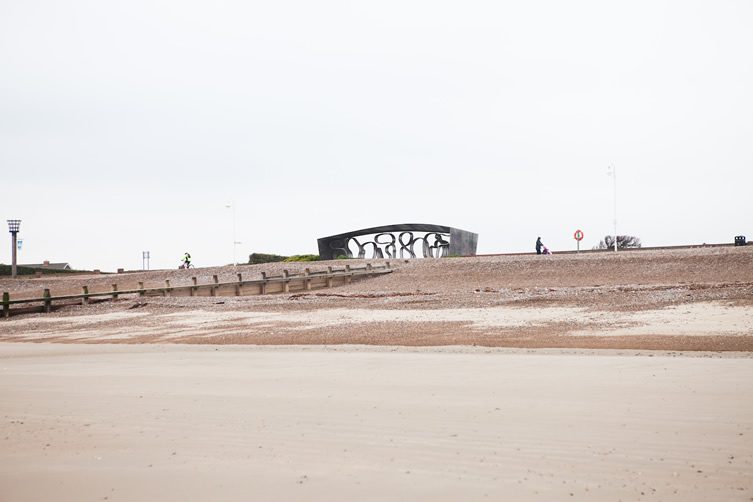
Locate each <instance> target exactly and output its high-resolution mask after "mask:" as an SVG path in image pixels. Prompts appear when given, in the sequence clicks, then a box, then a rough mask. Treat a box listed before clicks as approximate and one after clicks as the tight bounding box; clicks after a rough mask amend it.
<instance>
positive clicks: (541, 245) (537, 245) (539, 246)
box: [536, 237, 544, 254]
mask: <svg viewBox="0 0 753 502" xmlns="http://www.w3.org/2000/svg"><path fill="white" fill-rule="evenodd" d="M543 247H544V244H542V243H541V237H539V238H538V239H536V254H541V248H543Z"/></svg>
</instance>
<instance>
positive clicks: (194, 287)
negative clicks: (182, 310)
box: [188, 277, 199, 296]
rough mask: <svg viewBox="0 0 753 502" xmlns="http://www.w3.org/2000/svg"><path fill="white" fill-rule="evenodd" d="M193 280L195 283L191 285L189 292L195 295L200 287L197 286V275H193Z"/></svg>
mask: <svg viewBox="0 0 753 502" xmlns="http://www.w3.org/2000/svg"><path fill="white" fill-rule="evenodd" d="M191 282H192V283H193V287H191V289H189V290H188V291H189V293H188V294H189V295H190V296H195V295H196V291H197V290H198V289H199V288H197V287H196V284H197V281H196V277H191Z"/></svg>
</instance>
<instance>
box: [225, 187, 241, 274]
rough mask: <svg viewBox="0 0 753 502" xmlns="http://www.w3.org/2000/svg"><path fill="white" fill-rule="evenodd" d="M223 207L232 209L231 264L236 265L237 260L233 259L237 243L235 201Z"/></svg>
mask: <svg viewBox="0 0 753 502" xmlns="http://www.w3.org/2000/svg"><path fill="white" fill-rule="evenodd" d="M225 207H227V208H230V209H232V210H233V266H234V267H237V266H238V262H237V261H236V260H235V245H236V244H238V241H236V240H235V202H231V203H230V204H226V205H225Z"/></svg>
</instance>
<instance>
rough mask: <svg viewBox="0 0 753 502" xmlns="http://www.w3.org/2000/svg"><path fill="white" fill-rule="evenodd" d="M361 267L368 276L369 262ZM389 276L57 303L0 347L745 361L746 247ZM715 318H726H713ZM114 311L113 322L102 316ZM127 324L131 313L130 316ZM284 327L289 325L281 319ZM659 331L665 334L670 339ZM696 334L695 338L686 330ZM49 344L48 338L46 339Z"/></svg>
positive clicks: (35, 291) (8, 333)
mask: <svg viewBox="0 0 753 502" xmlns="http://www.w3.org/2000/svg"><path fill="white" fill-rule="evenodd" d="M348 263H349V264H350V265H351V266H362V265H363V264H364V263H367V261H362V260H350V261H349V262H348ZM368 263H373V264H374V265H378V264H381V263H383V261H368ZM328 265H329V266H334V267H337V268H342V267H343V266H344V263H343V262H342V261H333V262H315V263H272V264H264V265H244V266H239V267H237V268H236V267H217V268H201V269H194V270H157V271H150V272H139V273H128V274H118V275H76V276H60V277H43V278H39V279H21V280H15V281H13V280H10V279H3V280H0V290H2V291H10V292H11V294H12V296H13V297H36V296H39V294H40V292H41V290H43V289H44V288H50V290H51V291H52V293H53V295H56V294H66V293H77V292H80V291H81V286H84V285H86V286H88V287H89V290H90V291H92V292H94V291H107V290H109V289H110V287H111V285H112V284H113V283H117V284H118V288H119V289H121V290H123V289H128V288H135V287H136V285H137V283H138V282H139V281H141V282H144V283H145V286H146V287H149V286H155V287H159V286H162V285H164V281H165V280H166V279H169V280H170V281H171V284H172V285H173V286H178V285H182V284H190V281H191V277H197V279H198V281H199V283H207V282H210V281H211V278H212V276H213V275H218V276H219V279H220V281H221V282H222V281H233V280H235V279H236V273H242V274H243V277H244V278H245V279H254V278H258V277H259V276H260V272H262V271H266V272H267V273H268V274H270V275H275V274H280V273H281V272H282V270H283V269H287V270H289V271H290V272H291V273H296V272H301V271H303V269H304V268H311V270H312V271H316V270H324V269H326V267H327V266H328ZM391 265H392V268H393V269H394V272H393V273H392V274H388V275H384V276H380V277H375V278H371V279H362V280H358V281H355V282H354V283H353V284H351V285H347V286H339V287H335V288H331V289H320V290H315V291H310V292H305V293H300V292H299V293H292V294H276V295H265V296H244V297H194V298H187V297H167V298H157V297H148V298H135V297H131V298H121V299H120V300H117V301H111V300H108V301H101V302H98V303H95V304H93V305H88V306H84V307H82V306H73V305H72V306H64V307H60V308H59V309H57V310H56V311H55V312H53V313H52V314H26V315H17V316H13V317H12V318H11V319H10V320H8V321H4V322H2V323H0V340H5V341H20V340H22V339H28V338H29V337H30V336H31V337H34V338H33V339H34V340H35V341H36V340H43V341H60V342H72V341H73V342H86V343H96V342H102V341H110V342H112V341H117V342H124V343H148V342H165V341H168V342H171V343H213V344H217V343H219V344H236V343H241V344H243V343H253V344H298V343H303V344H341V343H348V344H350V343H358V344H360V343H365V344H379V345H484V346H507V347H571V348H572V347H578V348H618V349H619V348H630V349H632V348H635V349H660V350H725V351H729V350H743V351H750V350H753V327H752V326H751V325H753V323H748V320H749V319H750V318H749V317H748V316H749V315H750V312H751V309H753V246H749V247H738V248H735V247H729V248H694V249H672V250H646V251H633V252H624V253H617V254H615V253H583V254H580V255H575V254H569V255H553V256H535V255H518V256H490V257H472V258H447V259H441V260H409V261H406V260H391ZM684 305H703V306H704V308H702V309H696V310H693V311H692V312H690V311H688V313H687V314H686V313H685V312H684V311H680V310H677V309H678V308H680V307H682V306H684ZM333 309H344V310H346V311H358V312H361V311H369V310H371V311H374V314H373V316H372V317H374V319H369V318H368V316H363V315H360V316H357V319H353V318H348V319H345V318H344V319H343V320H342V322H340V323H335V324H328V325H326V326H322V325H321V324H317V322H315V321H316V319H317V316H319V317H321V315H324V313H326V312H328V311H330V310H333ZM458 309H466V310H465V311H464V313H463V315H460V316H455V317H456V318H457V320H454V321H448V320H447V316H446V315H445V314H444V312H446V311H453V310H455V311H457V310H458ZM489 309H499V317H500V319H501V320H500V321H499V322H498V324H496V325H479V323H478V322H477V321H478V318H479V317H480V316H482V315H484V314H483V312H487V313H488V311H489ZM505 309H525V312H526V313H527V315H528V316H529V320H528V321H527V322H524V323H523V324H510V323H509V322H505V316H506V317H508V318H509V317H510V314H509V312H510V311H509V310H505ZM542 309H569V310H564V311H562V312H565V313H564V314H563V313H562V312H559V313H556V314H552V315H550V316H549V317H546V318H539V317H540V316H539V317H536V316H537V315H538V314H537V313H540V312H541V311H542ZM398 310H402V311H410V312H411V313H414V314H412V315H413V317H408V318H406V317H405V316H403V317H400V318H399V319H398V318H395V319H389V318H387V319H386V320H385V318H383V317H378V316H377V312H376V311H380V312H381V311H398ZM432 311H434V312H436V314H435V317H436V318H437V319H436V320H435V319H433V318H432V314H431V312H432ZM193 312H215V313H224V314H226V315H227V316H229V317H227V318H224V319H221V320H219V321H218V320H214V321H212V320H210V321H207V320H201V321H195V319H196V316H195V315H192V314H191V313H193ZM251 312H257V313H277V314H281V316H280V317H276V318H274V320H271V321H270V320H269V319H267V320H265V321H264V322H261V321H258V320H249V319H248V318H246V317H243V316H241V317H240V318H235V317H233V315H232V314H233V313H251ZM300 312H309V313H310V314H308V316H309V317H310V319H304V320H300V319H298V317H296V315H294V314H297V313H300ZM495 312H496V310H495ZM505 312H507V314H505ZM646 312H650V313H653V312H657V314H656V315H653V314H652V316H649V317H646V316H645V315H644V316H643V317H641V313H646ZM718 312H721V313H725V312H727V313H728V315H726V317H720V318H719V319H718V321H717V320H714V319H716V317H714V316H715V315H716V313H718ZM117 313H123V314H126V315H124V316H114V317H113V316H112V315H113V314H117ZM136 313H138V314H140V315H138V316H135V314H136ZM607 313H610V314H609V315H606V314H607ZM173 314H174V315H178V316H180V315H182V316H184V318H183V320H182V323H179V325H178V327H176V326H175V325H174V324H175V323H170V322H166V319H169V318H166V317H165V316H168V315H173ZM286 314H287V315H288V317H287V318H286V317H285V315H286ZM440 314H441V315H440ZM81 316H95V317H96V316H101V317H96V319H95V321H96V322H95V321H93V322H91V323H87V324H86V326H87V327H86V329H84V328H82V327H81V325H80V323H76V322H72V319H73V318H76V317H81ZM346 317H347V316H346ZM377 317H378V319H379V320H377ZM293 318H295V319H296V320H295V321H291V320H290V319H293ZM453 319H455V318H453ZM646 319H651V320H650V322H649V321H646ZM688 319H689V321H688ZM709 319H711V321H709ZM53 320H54V321H53ZM21 321H22V322H21ZM51 321H53V322H52V323H51ZM194 321H195V322H194ZM192 323H193V324H192ZM647 323H648V325H649V327H650V326H653V325H654V324H655V325H656V326H657V328H656V329H655V330H653V331H652V329H648V330H647V329H643V330H642V331H636V332H635V333H630V332H628V331H626V329H627V328H630V327H636V326H639V325H642V326H646V325H647ZM651 323H654V324H651ZM725 323H726V324H725ZM662 325H669V327H670V328H671V329H665V328H666V326H664V327H662ZM693 326H696V327H695V328H694V327H693ZM698 326H703V330H706V331H705V332H703V331H702V332H699V331H698V330H699V329H700V328H698ZM659 328H661V329H659ZM82 330H83V331H82ZM55 333H57V335H56V336H53V335H54V334H55ZM82 333H83V334H82ZM181 333H182V335H181ZM35 334H36V335H38V336H36V337H35Z"/></svg>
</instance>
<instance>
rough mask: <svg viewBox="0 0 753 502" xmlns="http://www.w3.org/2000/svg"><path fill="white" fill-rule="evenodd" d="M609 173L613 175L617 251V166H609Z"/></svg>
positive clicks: (615, 249)
mask: <svg viewBox="0 0 753 502" xmlns="http://www.w3.org/2000/svg"><path fill="white" fill-rule="evenodd" d="M607 174H608V175H609V176H611V177H612V187H613V197H612V200H613V207H612V214H613V215H614V251H615V253H616V252H617V168H615V167H614V166H609V168H608V170H607Z"/></svg>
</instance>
